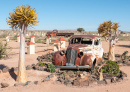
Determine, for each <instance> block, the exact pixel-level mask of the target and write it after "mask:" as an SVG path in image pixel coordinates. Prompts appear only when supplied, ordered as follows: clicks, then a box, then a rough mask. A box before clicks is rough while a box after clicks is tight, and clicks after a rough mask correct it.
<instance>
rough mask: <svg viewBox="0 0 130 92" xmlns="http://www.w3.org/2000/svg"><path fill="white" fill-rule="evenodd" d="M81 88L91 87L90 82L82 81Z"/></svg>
mask: <svg viewBox="0 0 130 92" xmlns="http://www.w3.org/2000/svg"><path fill="white" fill-rule="evenodd" d="M80 86H89V82H88V81H82V82H80Z"/></svg>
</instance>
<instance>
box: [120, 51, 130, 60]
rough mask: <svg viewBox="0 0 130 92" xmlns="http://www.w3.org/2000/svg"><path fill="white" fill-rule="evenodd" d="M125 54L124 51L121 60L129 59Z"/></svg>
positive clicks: (126, 52)
mask: <svg viewBox="0 0 130 92" xmlns="http://www.w3.org/2000/svg"><path fill="white" fill-rule="evenodd" d="M127 54H128V51H124V53H123V54H122V55H121V58H122V59H123V60H128V59H129V56H127Z"/></svg>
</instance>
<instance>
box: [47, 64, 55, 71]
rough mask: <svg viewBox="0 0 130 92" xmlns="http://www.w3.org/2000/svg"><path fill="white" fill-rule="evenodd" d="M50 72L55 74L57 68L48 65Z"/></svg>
mask: <svg viewBox="0 0 130 92" xmlns="http://www.w3.org/2000/svg"><path fill="white" fill-rule="evenodd" d="M48 71H49V72H51V73H53V72H55V66H54V65H53V64H52V63H49V64H48Z"/></svg>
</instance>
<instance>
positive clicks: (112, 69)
mask: <svg viewBox="0 0 130 92" xmlns="http://www.w3.org/2000/svg"><path fill="white" fill-rule="evenodd" d="M101 71H102V72H103V73H107V74H110V75H112V76H117V75H118V74H119V72H120V69H119V66H118V65H117V63H116V62H113V61H108V62H106V65H104V66H103V67H102V68H101Z"/></svg>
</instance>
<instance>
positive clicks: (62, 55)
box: [53, 35, 103, 69]
mask: <svg viewBox="0 0 130 92" xmlns="http://www.w3.org/2000/svg"><path fill="white" fill-rule="evenodd" d="M102 56H103V48H102V42H101V38H100V37H99V36H96V35H74V36H72V37H71V38H70V42H69V46H68V47H67V50H66V51H65V50H62V51H57V52H55V53H54V55H53V64H54V65H55V66H56V67H58V68H61V69H86V68H88V69H94V67H95V66H96V65H98V64H100V62H101V61H102Z"/></svg>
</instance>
